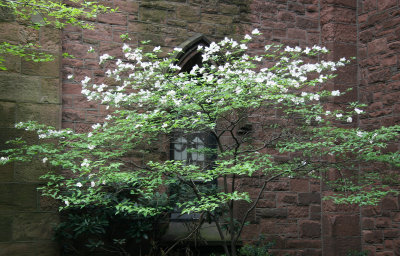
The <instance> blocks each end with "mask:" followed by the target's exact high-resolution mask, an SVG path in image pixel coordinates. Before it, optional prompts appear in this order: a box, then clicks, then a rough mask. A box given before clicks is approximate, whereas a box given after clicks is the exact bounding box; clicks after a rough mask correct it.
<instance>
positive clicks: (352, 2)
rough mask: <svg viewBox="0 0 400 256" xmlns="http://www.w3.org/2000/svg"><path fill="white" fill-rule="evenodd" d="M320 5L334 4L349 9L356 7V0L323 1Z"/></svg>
mask: <svg viewBox="0 0 400 256" xmlns="http://www.w3.org/2000/svg"><path fill="white" fill-rule="evenodd" d="M322 4H334V5H338V6H346V7H351V8H356V7H357V0H323V1H322Z"/></svg>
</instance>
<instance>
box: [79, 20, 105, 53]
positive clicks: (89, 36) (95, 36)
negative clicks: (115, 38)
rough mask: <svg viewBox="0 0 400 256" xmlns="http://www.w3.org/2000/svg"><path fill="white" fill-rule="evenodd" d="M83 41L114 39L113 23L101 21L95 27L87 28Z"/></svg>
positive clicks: (96, 41) (93, 41)
mask: <svg viewBox="0 0 400 256" xmlns="http://www.w3.org/2000/svg"><path fill="white" fill-rule="evenodd" d="M83 41H84V42H88V43H98V42H104V41H112V27H111V25H108V24H101V23H99V24H96V25H95V26H94V29H85V30H84V31H83ZM78 56H79V55H78Z"/></svg>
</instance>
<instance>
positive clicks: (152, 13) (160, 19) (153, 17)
mask: <svg viewBox="0 0 400 256" xmlns="http://www.w3.org/2000/svg"><path fill="white" fill-rule="evenodd" d="M167 17H168V11H167V10H157V9H151V8H145V7H140V9H139V20H140V21H145V22H156V23H164V22H165V20H166V18H167Z"/></svg>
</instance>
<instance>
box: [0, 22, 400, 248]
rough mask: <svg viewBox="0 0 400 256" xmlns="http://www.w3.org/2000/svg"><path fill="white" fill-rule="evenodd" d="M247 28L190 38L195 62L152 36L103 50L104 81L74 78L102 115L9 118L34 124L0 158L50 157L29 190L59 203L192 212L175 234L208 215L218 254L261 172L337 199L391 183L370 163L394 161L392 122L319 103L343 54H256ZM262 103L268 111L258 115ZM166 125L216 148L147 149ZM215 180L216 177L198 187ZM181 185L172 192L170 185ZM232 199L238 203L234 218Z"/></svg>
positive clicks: (378, 193) (141, 214)
mask: <svg viewBox="0 0 400 256" xmlns="http://www.w3.org/2000/svg"><path fill="white" fill-rule="evenodd" d="M259 34H260V33H259V32H258V31H257V30H254V31H253V32H252V34H251V35H246V36H245V37H244V39H243V40H242V41H240V42H238V41H235V40H233V39H228V38H225V39H224V40H222V41H220V42H218V43H215V42H213V43H211V44H210V45H209V46H207V47H203V46H200V47H199V48H198V51H200V52H201V53H202V64H201V65H195V66H194V67H193V68H192V69H191V70H190V71H189V72H179V70H180V67H179V66H177V65H176V64H175V63H176V60H175V59H174V58H173V56H175V54H177V53H179V52H180V51H182V49H178V48H176V49H174V51H173V52H172V53H169V56H170V58H161V57H159V56H160V54H161V49H160V47H155V48H154V49H153V51H151V52H144V51H143V49H142V48H137V49H131V48H130V47H129V46H128V45H124V47H123V52H124V53H125V59H123V60H120V59H118V60H115V59H114V58H113V57H112V56H109V55H107V54H106V55H103V56H102V57H100V63H105V62H112V63H113V64H114V66H115V69H113V70H108V71H107V72H106V76H107V77H108V78H109V80H108V81H111V80H112V81H113V82H112V84H111V83H110V84H95V83H93V82H92V80H91V78H89V77H86V78H85V79H84V80H83V81H82V86H83V89H82V93H83V94H84V95H85V96H86V97H87V98H88V100H92V101H100V102H101V103H102V104H105V105H107V106H109V111H110V115H109V116H107V117H106V120H105V121H104V123H98V124H94V125H93V126H92V131H90V132H89V133H75V132H73V131H72V130H69V129H65V130H55V129H54V128H52V127H49V126H45V125H41V124H38V123H36V122H33V121H31V122H26V123H19V124H17V125H16V127H17V128H20V129H25V130H28V131H35V132H36V133H37V134H38V136H39V139H40V143H39V144H37V145H29V144H27V143H26V142H24V141H23V140H22V139H15V140H14V141H12V142H11V143H14V144H16V145H17V147H15V148H13V149H9V150H4V151H3V152H2V154H3V157H2V158H1V162H2V163H7V162H11V161H32V159H37V158H39V159H40V160H42V162H43V164H44V165H49V166H52V167H58V168H54V171H52V172H49V173H48V174H46V175H44V176H43V177H42V178H43V179H44V180H45V181H46V182H47V183H46V184H45V185H44V186H43V187H42V188H41V189H42V192H43V194H44V195H46V196H50V197H52V198H54V199H56V200H59V201H60V202H61V206H60V210H68V209H72V208H74V209H76V208H85V207H88V206H90V207H94V208H100V209H112V210H113V212H114V213H115V214H116V215H124V216H127V215H132V216H137V217H138V218H146V217H149V216H151V217H155V216H166V214H167V213H170V212H172V211H175V212H176V211H179V213H180V214H193V213H195V214H197V216H198V218H197V220H196V222H195V223H196V227H195V228H194V229H193V231H192V232H191V233H190V234H189V235H188V236H187V237H185V238H186V239H187V238H190V237H191V236H192V235H194V234H195V233H197V231H198V229H199V228H201V226H202V225H203V224H204V223H205V222H206V221H211V222H212V223H214V224H215V226H216V228H217V230H218V233H219V235H220V238H221V241H222V242H221V243H222V245H223V247H224V251H225V254H226V255H237V248H236V246H237V244H238V241H240V237H241V234H242V230H243V227H244V226H245V225H246V221H247V218H248V216H249V213H250V212H251V211H253V210H254V209H255V207H256V205H257V203H258V201H259V199H260V197H261V195H262V193H263V191H264V190H265V188H266V185H267V184H268V182H270V181H272V180H274V179H277V178H279V177H286V178H292V177H311V178H317V179H322V180H323V181H324V182H326V183H327V184H328V185H330V186H331V188H332V190H333V191H334V192H335V194H334V195H333V196H332V197H330V199H333V200H335V202H337V203H355V204H359V205H371V204H372V205H373V204H376V203H377V202H379V201H380V200H381V199H382V198H383V197H385V196H386V195H388V194H390V193H397V191H395V190H394V189H391V187H390V186H389V185H392V184H393V182H396V181H398V179H396V178H393V179H390V180H389V179H387V178H386V177H387V176H385V175H386V174H388V173H389V172H390V173H391V174H392V175H397V173H396V172H394V171H393V170H395V169H390V168H387V170H388V171H387V172H386V171H384V170H382V169H381V168H380V169H377V168H374V163H375V162H380V163H383V164H385V165H387V166H394V167H399V166H400V157H399V153H398V152H387V151H385V150H384V149H385V147H386V145H387V143H389V142H391V141H393V140H395V139H398V137H399V131H400V127H399V126H393V127H382V128H380V129H377V130H371V131H365V130H361V129H358V128H351V127H354V126H353V125H352V124H353V123H354V122H355V120H356V119H357V118H358V115H362V114H363V110H362V108H363V106H362V105H361V104H358V103H356V102H353V103H348V104H347V105H346V106H345V107H342V108H340V109H339V108H338V109H332V108H329V109H328V108H327V106H328V105H327V104H326V103H327V102H329V101H331V100H332V99H333V98H334V97H339V96H341V95H343V94H344V93H345V92H341V91H338V90H334V91H329V90H325V89H324V86H323V85H324V83H325V82H326V81H327V80H329V79H331V78H333V77H334V76H335V75H334V71H335V70H336V69H337V68H340V67H342V66H344V65H345V64H346V63H349V61H348V60H346V59H344V58H343V59H340V60H339V61H337V62H333V61H324V60H320V58H319V57H320V56H321V55H323V54H325V53H327V52H328V51H327V50H326V48H324V47H319V46H314V47H310V48H309V47H307V48H305V49H302V48H300V47H294V48H291V47H284V46H281V45H267V46H265V49H264V50H265V51H264V52H263V53H262V54H259V55H249V54H247V50H248V43H249V42H250V41H251V40H253V37H256V36H257V35H259ZM70 78H71V79H73V78H72V77H70ZM271 109H273V110H276V111H277V112H279V116H278V117H275V118H274V119H271V118H268V115H269V113H270V110H271ZM177 132H179V133H182V134H196V133H206V134H207V136H211V137H212V138H213V140H214V141H215V147H198V148H197V149H196V148H192V149H190V151H191V152H192V153H196V154H197V155H202V156H203V157H207V156H211V155H213V156H216V157H215V158H214V159H213V161H212V162H211V163H210V164H206V165H199V164H196V163H190V162H187V161H185V160H166V159H165V158H164V159H163V158H162V157H159V158H156V157H154V156H155V155H156V154H155V151H157V150H156V149H155V148H157V145H163V144H164V145H165V143H172V142H173V141H172V140H173V139H172V137H173V136H172V135H173V134H175V133H177ZM156 153H157V152H156ZM360 163H362V166H363V167H368V168H360ZM60 169H61V171H60ZM332 169H334V170H336V171H337V172H339V173H341V174H342V175H341V176H340V177H341V178H340V179H335V180H329V179H326V178H325V173H326V172H327V171H329V170H332ZM391 171H393V172H391ZM360 173H362V175H360ZM254 176H257V177H259V178H261V180H262V183H261V185H260V186H259V193H258V196H256V197H254V198H251V197H250V196H249V193H248V192H246V187H245V186H241V185H240V183H241V181H242V179H244V178H251V177H254ZM393 177H394V176H393ZM215 180H217V181H218V183H219V185H218V186H216V187H215V186H214V187H213V188H211V187H210V186H206V184H208V183H212V182H213V181H215ZM172 187H178V188H179V189H176V190H173V189H169V188H172ZM182 190H184V191H185V193H186V195H187V196H186V197H184V198H180V197H179V196H177V195H180V194H179V193H181V192H179V191H182ZM160 198H163V200H161V199H160ZM164 199H165V200H164ZM240 201H246V202H248V203H249V205H250V206H249V208H248V209H247V211H246V212H244V213H242V214H241V215H240V216H239V217H238V218H235V216H236V215H235V207H236V206H237V203H238V202H240ZM118 241H119V242H121V240H118ZM123 242H124V241H122V242H121V243H123ZM175 245H176V244H174V245H173V246H175ZM170 251H171V250H170V249H168V250H166V249H165V250H163V251H162V253H165V254H168V253H169V252H170ZM159 253H160V252H159Z"/></svg>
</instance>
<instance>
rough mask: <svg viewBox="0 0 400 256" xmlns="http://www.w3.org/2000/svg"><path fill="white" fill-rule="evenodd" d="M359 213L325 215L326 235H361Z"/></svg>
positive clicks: (324, 228) (323, 221)
mask: <svg viewBox="0 0 400 256" xmlns="http://www.w3.org/2000/svg"><path fill="white" fill-rule="evenodd" d="M359 219H360V217H359V215H323V216H322V223H323V231H324V235H326V236H329V237H343V236H359V235H360V222H359Z"/></svg>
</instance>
